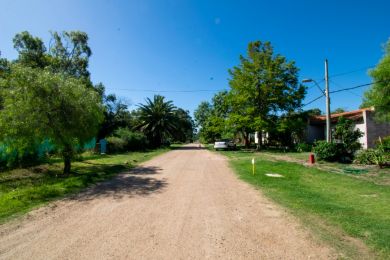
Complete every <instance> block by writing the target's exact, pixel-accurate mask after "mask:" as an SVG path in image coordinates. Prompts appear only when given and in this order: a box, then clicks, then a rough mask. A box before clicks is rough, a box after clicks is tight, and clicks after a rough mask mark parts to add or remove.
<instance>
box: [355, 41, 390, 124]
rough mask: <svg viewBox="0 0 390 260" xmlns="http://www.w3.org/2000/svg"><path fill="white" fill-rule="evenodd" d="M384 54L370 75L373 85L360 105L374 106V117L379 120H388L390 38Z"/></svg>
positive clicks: (389, 110)
mask: <svg viewBox="0 0 390 260" xmlns="http://www.w3.org/2000/svg"><path fill="white" fill-rule="evenodd" d="M384 52H385V53H384V56H383V58H382V59H381V60H380V61H379V63H378V65H377V66H376V67H375V69H373V70H371V71H370V72H369V73H370V76H371V77H372V79H373V81H374V82H375V83H374V85H373V86H372V87H371V88H370V89H369V90H368V91H367V92H366V93H365V94H364V99H363V104H362V107H371V106H373V107H375V115H376V116H375V117H376V119H377V120H378V121H380V122H390V39H389V40H388V42H387V44H386V45H385V50H384Z"/></svg>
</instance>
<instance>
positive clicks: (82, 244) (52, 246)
mask: <svg viewBox="0 0 390 260" xmlns="http://www.w3.org/2000/svg"><path fill="white" fill-rule="evenodd" d="M333 257H334V255H333V252H332V250H331V249H329V248H327V247H326V246H324V245H319V244H317V243H315V242H313V238H312V237H311V235H310V234H309V233H308V232H307V231H305V230H303V229H302V228H301V227H300V226H299V225H298V224H297V222H296V221H295V220H294V219H293V218H292V217H290V216H288V214H287V213H285V212H284V211H283V210H282V209H281V208H280V207H278V206H276V205H275V204H273V203H272V202H270V201H269V200H268V199H266V198H264V196H263V195H262V194H261V193H260V192H259V191H257V190H255V189H254V188H252V187H251V186H249V185H248V184H246V183H244V182H242V181H240V180H238V179H237V177H236V176H235V175H234V173H233V172H232V171H231V170H230V169H229V168H228V164H227V161H226V159H225V158H224V157H222V156H219V155H217V154H215V153H212V152H209V151H207V150H203V149H198V148H197V147H196V146H191V145H190V146H186V147H183V148H181V149H178V150H174V151H171V152H168V153H166V154H164V155H162V156H159V157H156V158H155V159H152V160H151V161H148V162H146V163H144V164H142V165H141V166H140V167H138V168H137V169H135V170H134V171H132V172H130V173H126V174H122V175H119V176H118V177H117V178H116V179H114V180H111V181H109V182H106V183H104V184H101V185H98V186H96V187H94V188H91V189H89V190H87V191H86V192H83V193H81V194H79V195H78V196H77V197H74V198H71V199H66V200H61V201H59V202H55V203H52V204H50V206H48V207H43V208H41V209H38V210H35V211H34V212H32V213H30V214H29V215H28V216H27V217H26V218H24V219H22V220H18V221H14V222H13V223H9V224H6V225H3V226H0V258H1V259H110V258H111V259H204V258H210V259H215V258H221V259H307V258H316V259H318V258H322V259H328V258H333Z"/></svg>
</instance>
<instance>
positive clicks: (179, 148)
mask: <svg viewBox="0 0 390 260" xmlns="http://www.w3.org/2000/svg"><path fill="white" fill-rule="evenodd" d="M171 149H172V150H183V151H185V150H204V149H206V148H204V147H198V145H196V146H195V145H194V146H180V147H171Z"/></svg>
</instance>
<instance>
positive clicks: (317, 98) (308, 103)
mask: <svg viewBox="0 0 390 260" xmlns="http://www.w3.org/2000/svg"><path fill="white" fill-rule="evenodd" d="M322 97H324V95H321V96H319V97H316V98H315V99H313V100H311V101H309V102H307V103H306V104H304V105H302V106H301V108H302V107H305V106H307V105H310V104H311V103H314V102H315V101H317V100H319V99H320V98H322Z"/></svg>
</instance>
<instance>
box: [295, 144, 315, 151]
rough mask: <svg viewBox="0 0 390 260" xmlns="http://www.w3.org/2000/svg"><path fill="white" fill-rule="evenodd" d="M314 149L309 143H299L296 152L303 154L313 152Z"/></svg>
mask: <svg viewBox="0 0 390 260" xmlns="http://www.w3.org/2000/svg"><path fill="white" fill-rule="evenodd" d="M312 149H313V146H312V145H310V144H307V143H299V144H297V145H296V146H295V150H296V151H297V152H299V153H302V152H311V151H312Z"/></svg>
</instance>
